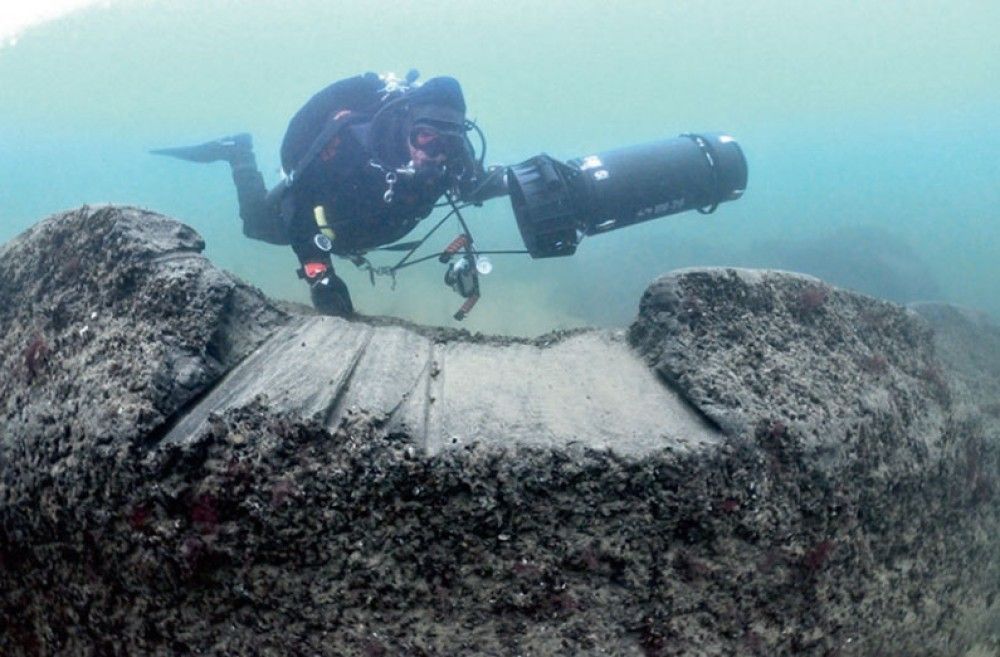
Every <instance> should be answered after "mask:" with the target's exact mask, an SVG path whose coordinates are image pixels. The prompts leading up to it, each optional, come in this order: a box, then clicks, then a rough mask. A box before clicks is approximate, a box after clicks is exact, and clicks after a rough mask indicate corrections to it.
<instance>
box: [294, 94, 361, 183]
mask: <svg viewBox="0 0 1000 657" xmlns="http://www.w3.org/2000/svg"><path fill="white" fill-rule="evenodd" d="M360 118H363V117H361V116H359V114H358V113H357V112H347V113H346V114H343V115H341V116H339V117H338V118H334V119H332V120H331V121H329V122H328V123H327V124H326V126H325V127H324V128H323V129H322V130H321V131H320V133H319V134H318V135H316V139H313V142H312V144H310V146H309V149H308V150H307V151H306V153H305V155H303V156H302V158H301V159H300V160H299V163H298V164H296V165H295V168H294V169H292V170H291V171H289V172H287V174H286V175H287V178H288V182H289V185H292V184H294V183H295V178H296V177H297V176H298V175H299V174H300V173H302V172H303V171H305V170H306V167H308V166H309V165H310V164H312V161H313V160H315V159H316V156H317V155H319V154H320V151H322V150H323V149H324V148H325V147H326V145H327V144H328V143H330V140H331V139H333V138H334V137H336V136H337V135H338V134H339V133H340V131H341V130H343V129H344V127H345V126H347V125H348V124H349V123H354V122H356V121H358V120H359V119H360Z"/></svg>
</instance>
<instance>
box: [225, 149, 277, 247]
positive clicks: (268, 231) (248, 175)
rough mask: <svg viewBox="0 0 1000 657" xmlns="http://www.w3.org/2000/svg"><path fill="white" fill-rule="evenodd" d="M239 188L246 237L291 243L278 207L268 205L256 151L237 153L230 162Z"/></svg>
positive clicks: (237, 193)
mask: <svg viewBox="0 0 1000 657" xmlns="http://www.w3.org/2000/svg"><path fill="white" fill-rule="evenodd" d="M229 166H230V168H231V170H232V174H233V183H234V184H235V185H236V200H237V202H238V203H239V207H240V219H242V220H243V234H244V235H246V236H247V237H250V238H252V239H258V240H263V241H265V242H271V243H272V244H287V243H288V238H287V237H286V236H285V234H284V226H283V222H282V221H281V216H280V214H279V210H278V208H276V207H274V206H273V205H272V204H270V203H268V200H267V187H266V186H265V185H264V176H262V175H261V173H260V171H259V170H258V169H257V159H256V158H255V157H254V154H253V149H252V148H248V149H246V150H241V151H237V152H236V153H234V154H233V156H232V158H231V159H230V160H229Z"/></svg>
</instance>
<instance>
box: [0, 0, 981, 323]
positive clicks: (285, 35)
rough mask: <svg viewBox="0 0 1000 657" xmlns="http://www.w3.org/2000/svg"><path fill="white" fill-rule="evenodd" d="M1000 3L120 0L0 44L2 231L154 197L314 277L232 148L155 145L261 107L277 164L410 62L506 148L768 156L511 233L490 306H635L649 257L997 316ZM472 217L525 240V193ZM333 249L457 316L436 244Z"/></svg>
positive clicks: (291, 282)
mask: <svg viewBox="0 0 1000 657" xmlns="http://www.w3.org/2000/svg"><path fill="white" fill-rule="evenodd" d="M998 25H1000V3H997V2H992V1H989V0H965V1H962V0H958V1H952V2H939V1H933V2H932V1H930V0H911V1H907V2H903V1H886V0H870V1H864V0H853V1H848V0H832V1H826V2H808V3H803V2H793V1H791V0H756V1H754V2H745V1H737V0H725V1H722V0H717V1H715V2H695V1H678V2H666V1H659V2H652V1H650V2H632V3H612V2H606V1H596V0H586V1H578V2H569V1H563V0H559V1H550V2H545V3H540V2H528V1H526V0H513V1H508V2H503V3H493V2H489V3H487V2H459V1H457V0H448V1H433V2H403V1H400V0H396V1H393V2H387V1H385V0H373V1H366V2H360V1H358V2H329V1H328V0H324V1H319V0H306V1H301V2H296V3H289V2H277V1H254V2H236V1H211V0H208V1H206V0H197V1H194V0H171V1H170V2H119V3H114V2H112V3H105V4H103V5H100V6H95V7H91V8H88V9H83V10H80V11H77V12H75V13H72V14H70V15H68V16H66V17H63V18H60V19H57V20H53V21H49V22H47V23H44V24H42V25H38V26H35V27H33V28H30V29H28V30H26V31H24V32H23V33H21V34H20V35H19V38H18V39H17V41H16V42H14V43H8V44H6V45H4V46H2V47H0V153H2V158H0V241H7V240H9V239H10V238H12V237H13V236H15V235H16V234H18V233H20V232H21V231H23V230H25V229H26V228H28V227H29V226H31V225H32V224H34V223H35V222H37V221H38V220H39V219H41V218H42V217H44V216H47V215H48V214H51V213H53V212H56V211H59V210H64V209H69V208H73V207H76V206H79V205H82V204H96V203H106V202H111V203H121V204H130V205H138V206H142V207H146V208H149V209H151V210H155V211H157V212H161V213H163V214H166V215H169V216H172V217H175V218H177V219H179V220H181V221H183V222H185V223H187V224H189V225H191V226H193V227H194V228H195V229H196V230H197V231H198V232H199V233H200V234H201V235H202V236H203V237H204V238H205V241H206V243H207V249H206V252H207V255H208V256H209V257H210V258H211V259H212V260H213V261H214V262H215V263H216V264H217V265H219V266H221V267H223V268H225V269H227V270H229V271H232V272H234V273H235V274H237V275H239V276H240V277H242V278H244V279H246V280H248V281H249V282H251V283H253V284H255V285H257V286H259V287H260V288H262V289H263V290H264V291H265V292H267V293H268V294H271V295H273V296H277V297H281V298H286V299H292V300H297V301H302V302H307V301H308V294H307V290H306V287H305V285H304V284H303V283H302V282H300V281H299V280H297V278H296V276H295V274H294V270H295V268H296V267H297V266H298V263H297V261H296V259H295V257H294V255H293V254H292V252H291V249H289V248H287V247H276V246H270V245H267V244H264V243H261V242H254V241H251V240H249V239H247V238H245V237H244V236H243V235H242V232H241V227H240V222H239V219H238V217H237V209H236V196H235V191H234V189H233V186H232V181H231V179H230V175H229V171H228V167H227V166H226V165H225V164H224V163H214V164H208V165H204V164H192V163H187V162H181V161H178V160H171V159H167V158H158V157H154V156H151V155H149V154H148V153H147V151H148V150H149V149H151V148H158V147H164V146H174V145H185V144H194V143H198V142H201V141H205V140H208V139H213V138H216V137H219V136H222V135H227V134H232V133H235V132H243V131H246V132H251V133H252V134H253V135H254V141H255V146H256V151H257V158H258V162H259V163H260V165H261V170H262V171H263V172H264V177H265V180H266V181H267V182H268V184H269V185H270V184H274V183H276V182H277V181H278V176H279V172H278V167H279V162H278V147H279V145H280V142H281V138H282V136H283V134H284V130H285V128H286V126H287V123H288V120H289V119H290V117H291V116H292V114H293V113H294V112H295V111H296V110H297V109H298V108H299V107H300V106H301V105H302V103H304V102H305V101H306V100H307V99H308V98H309V97H310V96H311V95H312V94H313V93H314V92H316V91H318V90H319V89H321V88H322V87H324V86H326V85H327V84H329V83H330V82H332V81H334V80H336V79H339V78H343V77H347V76H351V75H355V74H357V73H361V72H364V71H376V72H387V71H395V72H396V73H398V74H400V75H402V74H403V73H405V72H406V70H407V69H409V68H416V69H418V70H419V71H420V72H421V74H422V78H423V79H427V78H429V77H432V76H435V75H452V76H455V77H456V78H458V79H459V80H460V81H461V83H462V85H463V88H464V91H465V96H466V101H467V103H468V106H469V116H470V117H471V118H475V119H476V120H477V121H478V123H479V125H480V126H481V127H482V128H483V130H484V131H485V133H486V135H487V137H488V140H489V148H488V153H487V162H488V163H494V164H513V163H516V162H520V161H523V160H525V159H527V158H529V157H531V156H534V155H536V154H539V153H542V152H545V153H548V154H549V155H552V156H553V157H556V158H557V159H560V160H568V159H571V158H575V157H580V156H584V155H587V154H591V153H595V152H599V151H602V150H607V149H611V148H615V147H619V146H627V145H632V144H637V143H643V142H648V141H652V140H658V139H663V138H668V137H673V136H676V135H677V134H680V133H684V132H692V131H694V132H697V131H725V132H727V133H729V134H731V135H733V136H734V137H735V138H736V139H737V140H738V142H739V143H740V144H741V146H742V148H743V150H744V153H745V154H746V157H747V160H748V164H749V183H748V187H747V191H746V194H745V196H744V197H743V198H742V199H741V200H738V201H735V202H731V203H725V204H723V205H721V206H720V207H719V208H718V210H717V211H716V212H715V213H714V214H712V215H708V216H703V215H700V214H698V213H695V212H688V213H684V214H680V215H674V216H670V217H665V218H661V219H657V220H654V221H650V222H647V223H644V224H640V225H637V226H633V227H630V228H626V229H623V230H619V231H615V232H612V233H609V234H606V235H601V236H596V237H591V238H587V239H586V240H584V242H583V243H582V244H581V246H580V248H579V249H578V251H577V253H576V254H575V255H574V256H571V257H568V258H557V259H550V260H532V259H530V258H528V257H527V256H524V255H520V256H494V257H493V264H494V267H493V272H492V273H491V274H490V275H489V276H488V277H485V278H484V279H483V281H482V289H483V297H482V299H481V300H480V302H479V304H478V306H477V307H476V308H475V309H474V310H473V311H472V313H471V315H470V316H469V317H468V318H467V319H466V320H465V322H464V323H462V324H461V326H464V327H466V328H469V329H470V330H474V331H483V332H490V333H507V334H520V335H537V334H539V333H543V332H545V331H548V330H552V329H559V328H568V327H574V326H580V325H597V326H625V325H627V324H628V323H629V322H630V321H631V320H632V319H633V317H634V316H635V313H636V310H637V307H638V303H639V299H640V296H641V294H642V292H643V290H644V289H645V288H646V286H647V285H648V284H649V282H650V281H651V280H652V279H653V278H655V277H656V276H657V275H659V274H661V273H663V272H666V271H669V270H671V269H675V268H679V267H687V266H701V265H735V266H746V267H773V268H780V269H792V270H797V271H803V272H807V273H812V274H814V275H817V276H820V277H821V278H823V279H824V280H827V281H829V282H831V283H833V284H836V285H840V286H843V287H849V288H852V289H857V290H861V291H863V292H866V293H869V294H873V295H877V296H881V297H885V298H890V299H893V300H896V301H900V302H906V301H912V300H925V299H938V300H946V301H950V302H952V303H956V304H960V305H965V306H969V307H973V308H977V309H980V310H984V311H986V312H988V313H990V314H991V315H993V317H994V318H997V317H1000V293H998V292H1000V248H998V244H1000V222H998V218H1000V209H998V208H1000V88H998V85H997V84H996V81H997V80H1000V39H998V38H997V36H996V27H997V26H998ZM0 27H2V26H0ZM2 33H3V30H2V29H0V34H2ZM436 216H440V215H436ZM466 218H467V219H468V221H469V223H470V228H471V230H472V233H473V234H474V236H475V237H476V239H477V244H478V246H479V248H481V249H511V248H522V242H521V238H520V235H519V233H518V231H517V226H516V223H515V220H514V215H513V213H512V211H511V208H510V204H509V202H508V201H507V199H495V200H492V201H489V202H487V203H486V204H485V205H484V207H482V208H470V209H469V210H468V211H467V212H466ZM432 225H433V216H432V218H431V219H428V220H425V221H424V222H423V223H422V224H421V225H420V226H418V228H417V230H416V231H414V233H413V234H412V235H411V237H418V236H420V235H422V234H423V231H424V230H426V229H428V228H429V227H430V226H432ZM457 232H458V227H457V226H455V225H453V224H450V225H446V227H445V228H444V229H442V231H440V232H439V233H438V234H436V235H435V236H434V238H432V241H431V242H430V243H429V244H431V245H432V247H433V248H435V249H439V248H442V247H443V246H444V245H445V244H447V243H448V242H449V241H450V240H451V239H452V238H453V237H454V236H455V235H456V234H457ZM67 257H69V254H67ZM397 257H398V256H397ZM373 260H374V261H376V262H377V264H390V263H392V262H394V259H393V257H392V255H391V254H375V255H374V256H373ZM335 264H336V266H337V271H338V273H339V274H341V275H342V276H343V277H344V278H345V280H346V281H347V283H348V285H349V286H350V288H351V291H352V295H353V298H354V303H355V306H356V307H357V309H358V310H359V311H360V312H362V313H364V314H388V315H395V316H399V317H403V318H407V319H411V320H414V321H418V322H421V323H427V324H442V325H456V324H457V323H456V322H455V321H454V320H453V319H452V317H451V316H452V314H453V313H454V312H455V311H456V310H457V309H458V307H459V306H460V305H461V303H462V300H461V299H460V298H459V297H458V296H457V295H456V294H455V293H454V292H452V291H451V290H450V289H448V288H447V287H446V286H445V285H444V283H443V281H442V279H443V273H444V272H443V270H442V266H441V265H439V264H438V263H437V261H436V260H433V261H431V262H430V263H427V264H424V265H420V266H416V267H412V268H410V269H407V270H405V271H404V272H402V273H401V274H400V276H399V279H398V281H397V283H396V286H395V289H392V288H391V285H390V282H389V280H388V279H387V278H381V279H377V280H376V286H375V287H374V288H373V287H372V286H371V284H370V283H369V281H368V276H367V274H365V273H363V272H360V271H357V270H356V269H355V268H354V266H353V265H351V264H350V263H349V262H346V261H336V262H335ZM54 266H55V265H54Z"/></svg>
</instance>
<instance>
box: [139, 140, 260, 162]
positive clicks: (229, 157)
mask: <svg viewBox="0 0 1000 657" xmlns="http://www.w3.org/2000/svg"><path fill="white" fill-rule="evenodd" d="M149 152H150V153H152V154H153V155H169V156H170V157H176V158H178V159H181V160H187V161H189V162H219V161H226V162H229V163H230V164H236V163H238V162H242V161H243V160H246V159H248V158H250V159H252V158H253V138H252V137H251V136H250V135H249V134H247V133H245V132H243V133H240V134H238V135H230V136H229V137H221V138H219V139H216V140H214V141H206V142H205V143H204V144H198V145H196V146H177V147H175V148H158V149H156V150H151V151H149Z"/></svg>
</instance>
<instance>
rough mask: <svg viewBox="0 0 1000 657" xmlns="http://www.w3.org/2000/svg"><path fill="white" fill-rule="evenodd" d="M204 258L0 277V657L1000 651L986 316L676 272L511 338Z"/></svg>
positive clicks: (177, 243)
mask: <svg viewBox="0 0 1000 657" xmlns="http://www.w3.org/2000/svg"><path fill="white" fill-rule="evenodd" d="M201 247H202V244H201V240H200V238H199V237H198V236H197V235H196V234H195V233H194V232H193V231H191V230H190V229H188V228H186V227H184V226H182V225H180V224H178V223H176V222H174V221H172V220H169V219H167V218H164V217H161V216H159V215H156V214H153V213H148V212H144V211H141V210H136V209H132V208H119V207H101V208H81V209H80V210H77V211H73V212H69V213H65V214H62V215H56V216H54V217H52V218H50V219H48V220H46V221H44V222H42V223H40V224H39V225H38V226H36V227H35V228H34V229H32V230H31V231H29V232H27V233H25V234H24V235H22V236H20V237H18V238H17V239H15V240H13V241H12V242H10V243H8V244H7V245H4V246H3V247H2V248H0V329H2V331H3V333H2V338H0V366H2V367H3V371H5V372H6V373H7V375H6V376H5V377H4V378H3V379H2V380H0V412H2V416H0V654H3V655H48V654H94V655H105V654H112V655H113V654H120V655H132V654H163V655H168V654H197V653H201V654H218V655H229V654H263V655H362V656H365V657H378V656H380V655H397V654H400V655H529V654H530V655H635V656H637V657H652V656H666V655H783V654H805V655H817V656H833V655H859V656H861V655H865V656H868V655H876V654H881V655H907V656H909V655H928V656H931V655H934V656H938V655H956V656H962V655H966V654H976V655H979V656H982V655H990V654H993V653H991V652H990V651H995V650H996V649H997V646H998V642H1000V600H997V597H996V596H997V593H998V592H1000V561H998V560H1000V539H998V538H997V537H998V535H1000V531H998V530H1000V503H998V496H1000V489H998V481H997V478H998V467H1000V466H998V450H1000V436H998V424H1000V423H998V421H997V416H998V415H1000V413H998V411H997V397H996V395H997V391H998V390H997V389H998V385H1000V384H997V380H998V379H1000V376H998V373H1000V330H998V328H997V326H996V325H995V324H993V323H991V322H990V321H989V320H988V319H985V318H983V317H981V316H976V315H974V314H971V313H969V312H968V311H961V310H958V309H954V308H952V307H950V306H940V305H937V306H921V307H918V308H915V310H916V312H914V311H911V310H907V309H904V308H901V307H899V306H896V305H893V304H889V303H886V302H883V301H879V300H876V299H872V298H869V297H865V296H862V295H858V294H854V293H849V292H845V291H842V290H838V289H835V288H832V287H829V286H827V285H826V284H824V283H823V282H821V281H819V280H817V279H813V278H809V277H805V276H801V275H796V274H788V273H782V272H773V271H750V270H734V269H698V270H684V271H679V272H674V273H672V274H669V275H667V276H664V277H662V278H660V279H659V280H657V281H656V282H654V283H653V284H652V285H651V286H650V288H649V290H648V291H647V292H646V294H645V296H644V297H643V300H642V306H641V310H640V314H639V317H638V318H637V319H636V321H635V323H634V324H633V325H632V327H631V328H630V330H629V331H628V333H627V336H626V335H622V334H620V333H618V332H613V331H584V332H576V333H573V334H571V335H552V336H543V337H542V338H539V339H538V340H534V341H525V340H499V339H492V338H486V337H483V336H470V335H468V334H467V333H464V332H457V331H447V330H435V329H422V328H420V327H409V326H406V325H405V324H400V323H393V322H388V321H385V320H378V319H366V320H364V321H362V322H343V321H341V320H333V319H328V318H316V317H307V316H301V315H297V314H295V313H293V312H290V311H289V310H288V309H287V308H285V307H283V306H280V305H278V304H275V303H274V302H272V301H270V300H268V299H266V298H264V297H263V296H262V295H260V293H259V292H257V291H256V290H254V289H253V288H250V287H248V286H246V285H245V284H242V283H240V282H239V281H237V280H235V279H233V278H232V277H230V276H229V275H227V274H225V273H223V272H220V271H218V270H217V269H215V268H214V267H213V266H212V265H211V263H209V262H207V261H206V260H205V259H204V258H203V257H202V256H201V255H200V250H201ZM331 336H337V337H338V338H339V339H336V340H330V339H326V338H329V337H331ZM295 339H298V340H299V342H298V343H295V344H298V345H299V346H300V350H301V351H302V353H300V354H295V353H292V345H293V340H295ZM310 340H315V341H316V344H315V345H313V346H312V347H309V348H302V347H301V344H302V343H303V342H305V343H306V344H307V347H308V345H309V344H310V343H309V341H310ZM406 345H409V347H406ZM393 354H398V355H393ZM442 355H443V358H442ZM282 359H285V361H286V362H284V363H280V362H278V361H281V360H282ZM296 359H298V360H296ZM590 360H593V361H594V362H593V371H590V370H588V368H587V367H586V366H585V365H586V362H587V361H590ZM309 361H313V362H309ZM642 362H646V363H648V365H649V368H648V369H646V368H643V367H637V366H636V363H640V364H641V363H642ZM338 363H339V364H338ZM300 365H301V366H305V365H308V366H309V367H312V368H314V370H311V371H314V372H322V373H324V375H329V379H328V383H326V384H322V385H316V380H317V379H316V378H315V377H312V379H313V380H312V383H313V388H314V389H315V390H316V392H315V393H314V394H313V393H310V394H304V393H303V392H302V390H303V388H302V387H300V384H301V381H298V380H296V379H295V377H294V376H291V375H290V374H289V371H290V370H295V368H296V367H299V366H300ZM594 372H601V373H605V376H604V377H603V378H598V377H597V376H596V375H595V374H594ZM623 372H624V373H626V374H624V375H623V374H622V373H623ZM387 373H388V374H387ZM530 374H535V375H536V376H535V377H534V378H533V379H532V380H531V381H530V382H525V384H523V385H518V382H519V380H521V379H523V378H524V377H526V376H528V375H530ZM449 377H450V378H449ZM517 377H520V378H517ZM616 377H617V378H616ZM498 381H499V383H497V382H498ZM574 385H575V386H576V387H574ZM309 390H312V389H309ZM261 393H264V394H261ZM567 397H568V398H567ZM633 416H641V417H633ZM470 418H472V419H470ZM581 418H582V419H581ZM505 438H506V439H505ZM970 651H978V652H970Z"/></svg>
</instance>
